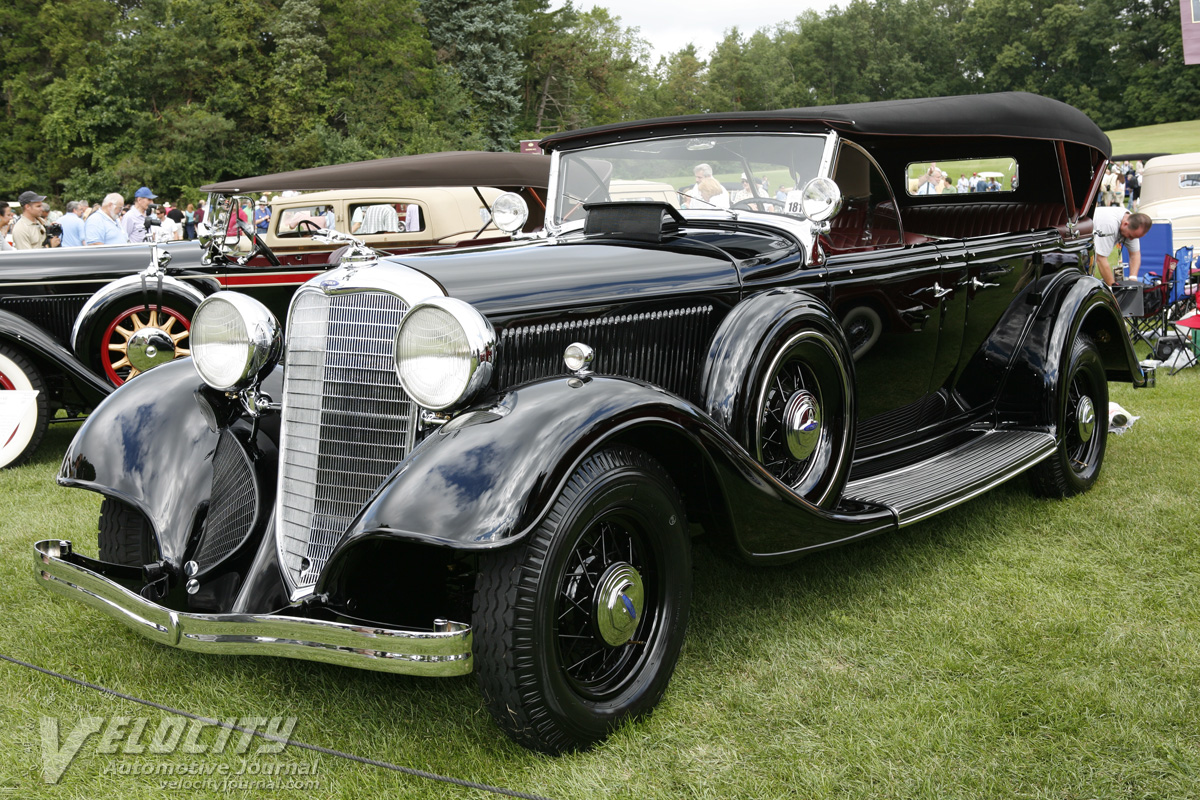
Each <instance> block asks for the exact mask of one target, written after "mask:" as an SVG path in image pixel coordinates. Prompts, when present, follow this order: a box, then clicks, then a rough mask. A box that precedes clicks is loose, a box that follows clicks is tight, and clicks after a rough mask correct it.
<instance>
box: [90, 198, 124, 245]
mask: <svg viewBox="0 0 1200 800" xmlns="http://www.w3.org/2000/svg"><path fill="white" fill-rule="evenodd" d="M124 206H125V198H124V197H121V195H120V194H119V193H118V192H112V193H111V194H107V195H105V196H104V200H102V201H101V202H100V210H99V211H96V212H95V213H93V214H92V215H90V216H89V217H88V218H87V221H86V222H84V223H83V243H84V244H85V245H93V244H129V236H128V235H127V234H126V233H125V229H124V228H122V227H121V223H120V218H121V209H122V208H123V207H124Z"/></svg>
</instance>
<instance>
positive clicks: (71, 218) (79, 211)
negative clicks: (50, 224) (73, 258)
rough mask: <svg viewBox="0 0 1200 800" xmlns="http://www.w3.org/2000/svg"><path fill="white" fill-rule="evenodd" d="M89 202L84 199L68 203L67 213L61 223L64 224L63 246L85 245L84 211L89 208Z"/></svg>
mask: <svg viewBox="0 0 1200 800" xmlns="http://www.w3.org/2000/svg"><path fill="white" fill-rule="evenodd" d="M87 207H88V204H87V203H86V202H85V201H83V200H72V201H71V202H69V203H67V213H66V214H63V217H62V219H61V220H59V223H58V224H59V225H62V229H63V235H62V246H63V247H82V246H83V212H84V211H86V210H87Z"/></svg>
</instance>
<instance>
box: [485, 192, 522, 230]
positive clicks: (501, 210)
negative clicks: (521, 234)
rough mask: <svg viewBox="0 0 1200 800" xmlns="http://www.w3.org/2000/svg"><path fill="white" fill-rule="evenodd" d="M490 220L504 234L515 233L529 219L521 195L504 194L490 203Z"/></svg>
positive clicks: (513, 193)
mask: <svg viewBox="0 0 1200 800" xmlns="http://www.w3.org/2000/svg"><path fill="white" fill-rule="evenodd" d="M492 219H493V220H494V221H495V223H496V227H497V228H499V229H500V230H502V231H504V232H505V233H509V234H512V233H516V232H517V231H519V230H521V228H522V227H523V226H524V225H525V221H526V220H528V219H529V206H528V205H527V204H526V203H525V198H523V197H521V195H519V194H517V193H515V192H505V193H504V194H502V195H500V196H499V197H497V198H496V199H495V201H494V202H493V203H492Z"/></svg>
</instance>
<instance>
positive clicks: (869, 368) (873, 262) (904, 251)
mask: <svg viewBox="0 0 1200 800" xmlns="http://www.w3.org/2000/svg"><path fill="white" fill-rule="evenodd" d="M834 181H835V182H836V183H837V184H838V187H839V188H840V189H841V191H842V196H843V207H842V211H841V212H840V213H839V214H838V216H837V217H835V218H834V220H833V222H832V224H831V226H830V230H829V232H828V233H826V234H824V235H823V236H822V243H823V245H824V246H825V247H826V248H827V251H828V252H829V258H828V262H827V265H826V269H827V279H828V281H829V287H830V289H829V291H830V302H831V305H832V307H833V310H834V313H835V314H837V316H838V319H839V320H840V321H841V323H842V327H843V329H844V330H845V332H846V335H847V338H848V339H849V341H850V346H851V349H852V351H853V353H854V360H855V364H854V371H855V382H856V386H855V391H856V402H857V405H858V432H857V439H856V451H857V452H856V457H858V456H866V455H870V454H871V453H875V452H880V451H883V450H887V449H890V448H892V447H893V446H896V445H898V444H900V443H902V441H903V440H904V439H906V438H909V437H911V436H912V435H913V434H914V433H915V432H916V431H917V430H918V429H920V428H921V427H922V426H924V425H925V424H927V422H928V419H929V414H930V409H929V403H930V401H929V397H930V386H931V383H932V382H933V376H934V369H935V364H937V363H939V356H940V353H939V339H940V336H941V333H942V329H943V327H944V321H945V319H944V318H945V317H946V315H947V313H948V310H947V308H946V306H947V303H949V302H951V301H953V300H954V297H955V292H954V291H953V287H954V283H953V281H954V280H956V279H957V277H958V276H957V272H958V271H961V270H963V269H965V264H964V263H962V260H961V259H959V260H957V261H953V262H952V261H951V260H950V259H949V258H948V254H947V252H944V251H943V249H942V248H941V247H940V246H939V245H938V244H937V243H935V242H928V243H925V244H919V245H916V246H913V247H904V246H903V242H902V238H901V229H900V224H899V217H898V214H897V211H896V209H897V206H896V201H895V197H894V196H893V194H892V191H891V187H890V186H889V184H888V182H887V181H886V179H885V178H884V176H883V173H882V171H881V170H880V169H879V167H878V165H877V164H876V163H875V161H874V159H872V158H871V157H870V156H869V155H868V154H867V153H866V152H865V151H863V150H862V149H860V148H858V147H857V146H856V145H854V144H853V143H850V142H843V143H842V146H841V149H840V151H839V154H838V158H837V163H836V165H835V168H834ZM948 288H949V290H948ZM951 339H952V341H951ZM957 346H958V339H957V337H949V338H948V343H947V344H946V345H945V347H946V348H947V352H948V350H950V349H953V350H954V353H955V357H957V349H956V348H957ZM944 358H945V357H944V356H943V357H942V360H944Z"/></svg>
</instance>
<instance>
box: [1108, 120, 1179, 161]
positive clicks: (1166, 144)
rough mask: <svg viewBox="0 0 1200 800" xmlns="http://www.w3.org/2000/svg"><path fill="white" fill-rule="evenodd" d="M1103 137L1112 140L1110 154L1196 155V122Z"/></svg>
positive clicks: (1151, 127) (1151, 126)
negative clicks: (1111, 152)
mask: <svg viewBox="0 0 1200 800" xmlns="http://www.w3.org/2000/svg"><path fill="white" fill-rule="evenodd" d="M1105 133H1107V134H1108V138H1109V139H1111V140H1112V148H1113V149H1112V151H1113V153H1114V154H1120V153H1196V152H1200V119H1198V120H1192V121H1191V122H1168V123H1166V124H1163V125H1146V126H1144V127H1141V128H1122V129H1121V130H1119V131H1105Z"/></svg>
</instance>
